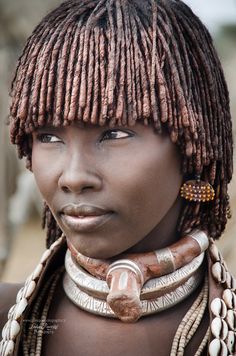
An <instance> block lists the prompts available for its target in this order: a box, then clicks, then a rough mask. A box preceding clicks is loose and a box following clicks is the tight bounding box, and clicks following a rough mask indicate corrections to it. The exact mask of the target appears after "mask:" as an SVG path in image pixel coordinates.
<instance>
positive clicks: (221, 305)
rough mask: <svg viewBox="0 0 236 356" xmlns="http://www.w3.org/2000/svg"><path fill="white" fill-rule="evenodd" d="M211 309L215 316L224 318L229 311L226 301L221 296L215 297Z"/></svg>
mask: <svg viewBox="0 0 236 356" xmlns="http://www.w3.org/2000/svg"><path fill="white" fill-rule="evenodd" d="M211 311H212V313H213V315H214V316H218V317H220V318H223V319H224V318H225V317H226V313H227V308H226V305H225V302H224V301H223V300H222V299H220V298H215V299H213V300H212V302H211Z"/></svg>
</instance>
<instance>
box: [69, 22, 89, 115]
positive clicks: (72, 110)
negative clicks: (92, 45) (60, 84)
mask: <svg viewBox="0 0 236 356" xmlns="http://www.w3.org/2000/svg"><path fill="white" fill-rule="evenodd" d="M84 40H85V28H83V29H81V32H80V41H78V42H77V47H76V49H75V56H76V53H78V60H77V61H76V60H75V68H74V73H73V78H72V81H71V90H70V91H71V95H70V103H69V107H68V109H69V113H68V116H67V119H68V120H69V121H74V120H75V119H76V114H77V110H78V107H77V106H78V102H79V100H78V98H79V88H80V83H81V73H82V60H83V51H84ZM75 58H76V57H75ZM79 119H81V117H79Z"/></svg>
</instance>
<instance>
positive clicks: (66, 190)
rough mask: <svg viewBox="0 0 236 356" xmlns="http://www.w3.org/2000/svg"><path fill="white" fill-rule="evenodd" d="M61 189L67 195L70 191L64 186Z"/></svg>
mask: <svg viewBox="0 0 236 356" xmlns="http://www.w3.org/2000/svg"><path fill="white" fill-rule="evenodd" d="M61 189H62V191H63V192H64V193H69V191H70V189H69V188H68V187H66V186H63V187H61Z"/></svg>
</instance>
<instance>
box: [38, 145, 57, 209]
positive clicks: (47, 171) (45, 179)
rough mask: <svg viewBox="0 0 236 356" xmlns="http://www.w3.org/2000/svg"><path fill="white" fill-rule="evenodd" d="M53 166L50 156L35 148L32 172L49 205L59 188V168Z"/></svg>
mask: <svg viewBox="0 0 236 356" xmlns="http://www.w3.org/2000/svg"><path fill="white" fill-rule="evenodd" d="M55 162H56V161H55V160H54V164H52V161H51V159H50V156H49V155H47V154H46V153H45V152H42V151H41V150H39V149H37V148H35V149H33V151H32V171H33V174H34V178H35V181H36V184H37V186H38V188H39V190H40V192H41V194H42V196H43V198H44V200H46V201H47V202H48V203H49V205H50V200H51V199H52V197H53V195H54V193H55V190H56V187H57V183H56V182H57V178H56V177H57V171H58V167H57V165H56V164H55Z"/></svg>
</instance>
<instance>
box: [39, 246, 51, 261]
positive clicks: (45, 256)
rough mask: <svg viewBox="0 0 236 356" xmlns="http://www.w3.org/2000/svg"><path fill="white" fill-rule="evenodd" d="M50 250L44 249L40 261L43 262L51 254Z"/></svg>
mask: <svg viewBox="0 0 236 356" xmlns="http://www.w3.org/2000/svg"><path fill="white" fill-rule="evenodd" d="M51 253H52V251H51V250H50V249H47V250H46V251H44V253H43V255H42V257H41V260H40V263H42V264H44V263H45V262H46V261H47V259H48V257H49V256H50V255H51Z"/></svg>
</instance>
